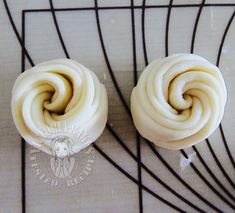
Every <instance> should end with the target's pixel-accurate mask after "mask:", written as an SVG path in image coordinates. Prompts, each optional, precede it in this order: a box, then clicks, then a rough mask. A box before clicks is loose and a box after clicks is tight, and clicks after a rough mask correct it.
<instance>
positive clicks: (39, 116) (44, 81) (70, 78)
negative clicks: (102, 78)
mask: <svg viewBox="0 0 235 213" xmlns="http://www.w3.org/2000/svg"><path fill="white" fill-rule="evenodd" d="M11 109H12V115H13V120H14V123H15V125H16V127H17V129H18V131H19V133H20V134H21V136H22V137H23V138H24V139H25V141H26V142H28V143H29V144H31V145H33V146H35V147H36V148H39V149H40V150H42V151H44V152H46V153H48V154H52V153H53V150H52V147H53V144H52V141H51V140H48V135H49V134H47V133H50V135H53V134H52V133H55V132H60V133H61V134H65V135H66V130H68V131H69V129H70V133H73V134H75V133H77V132H79V134H77V135H78V137H77V140H75V141H73V143H74V144H73V147H72V149H73V150H72V152H73V153H76V152H79V151H80V150H81V149H83V148H85V147H86V146H88V145H90V144H91V143H92V142H94V141H95V140H96V139H97V138H98V137H99V136H100V135H101V133H102V131H103V130H104V127H105V124H106V121H107V114H108V101H107V93H106V89H105V87H104V85H103V84H101V83H100V82H99V80H98V78H97V77H96V75H95V74H94V73H93V72H92V71H90V70H89V69H87V68H86V67H84V66H83V65H81V64H79V63H78V62H76V61H73V60H70V59H56V60H52V61H48V62H44V63H41V64H38V65H36V66H35V67H33V68H31V69H30V70H27V71H25V72H24V73H22V74H21V75H20V76H19V77H18V78H17V80H16V82H15V84H14V87H13V89H12V100H11ZM80 138H81V140H80Z"/></svg>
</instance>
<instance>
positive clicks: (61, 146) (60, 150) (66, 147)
mask: <svg viewBox="0 0 235 213" xmlns="http://www.w3.org/2000/svg"><path fill="white" fill-rule="evenodd" d="M53 142H54V147H53V153H54V156H55V157H59V158H64V157H66V156H70V155H71V154H72V153H73V152H72V141H71V139H70V138H69V137H66V136H57V137H56V138H55V139H54V140H53Z"/></svg>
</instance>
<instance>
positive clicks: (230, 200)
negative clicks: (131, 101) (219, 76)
mask: <svg viewBox="0 0 235 213" xmlns="http://www.w3.org/2000/svg"><path fill="white" fill-rule="evenodd" d="M4 5H5V9H6V11H7V14H8V17H9V20H10V23H11V25H12V28H13V30H14V33H15V35H16V37H17V39H18V41H19V43H20V45H21V47H22V67H21V70H22V72H23V71H24V70H25V61H26V60H27V61H28V62H29V63H30V65H31V66H34V59H33V58H32V57H31V55H30V53H29V52H30V50H29V49H26V48H25V41H26V36H25V26H26V24H25V22H26V18H27V14H29V13H31V14H34V13H38V12H45V13H51V15H52V18H53V21H54V26H55V28H56V32H57V34H58V37H59V40H60V44H61V48H62V49H63V51H64V55H65V57H66V58H70V53H69V52H70V51H69V49H68V48H67V47H66V43H65V42H64V39H63V34H62V33H61V30H60V23H59V22H58V20H57V13H59V12H64V13H66V12H68V11H93V12H94V13H95V20H96V25H97V31H98V36H99V41H100V44H101V47H102V52H103V57H104V59H105V62H106V65H107V69H108V72H109V74H110V77H111V80H112V82H113V86H114V88H115V90H116V92H117V95H118V97H119V98H120V100H121V103H122V105H123V107H124V108H125V110H126V112H127V113H128V116H130V119H131V114H130V109H129V106H128V103H127V102H126V100H125V98H124V95H123V92H122V88H120V86H119V83H118V81H117V79H116V76H115V73H114V71H113V68H112V65H111V63H110V60H109V55H108V53H107V51H106V45H105V42H104V37H103V33H102V25H101V22H100V13H101V12H102V11H104V10H126V11H129V12H130V13H131V16H130V17H131V28H132V58H133V61H132V63H133V84H134V85H135V84H136V83H137V81H138V74H137V56H136V55H137V52H136V51H137V49H136V30H135V11H136V10H138V11H140V12H141V33H142V35H141V36H142V46H143V55H144V62H145V65H147V64H148V62H149V57H148V49H147V46H146V33H145V25H146V18H145V14H146V11H147V10H149V9H152V10H154V9H161V8H164V9H166V10H167V16H166V20H164V21H165V23H166V24H165V56H168V54H169V48H170V47H169V31H170V21H171V12H172V9H174V8H196V9H197V15H196V17H195V20H194V23H192V25H193V33H192V35H190V36H191V47H190V51H189V52H191V53H193V52H194V46H195V39H196V36H197V29H198V24H199V22H200V17H201V13H202V11H203V9H204V8H210V7H220V8H226V7H229V8H233V13H232V14H231V15H230V17H229V19H228V20H227V23H226V26H224V32H223V35H222V38H221V40H220V44H219V48H218V53H217V60H216V64H217V66H219V65H220V59H221V54H222V49H223V46H224V43H225V40H226V36H227V33H228V32H229V29H230V27H231V26H232V23H233V20H234V16H235V10H234V9H235V3H234V4H232V3H231V4H225V3H220V4H219V3H216V4H211V3H210V4H207V3H206V1H205V0H202V1H201V3H199V4H198V3H197V4H174V2H173V0H170V1H169V2H168V3H167V4H164V5H157V4H156V5H148V1H146V0H143V2H142V4H141V5H135V2H134V1H133V0H130V4H129V5H128V6H99V1H98V0H94V6H92V7H78V8H54V4H53V1H52V0H49V5H50V8H48V9H28V10H23V11H22V32H21V33H20V32H19V30H18V29H17V28H16V25H15V23H14V20H13V18H12V15H11V10H10V8H9V6H8V2H7V0H4ZM20 34H21V35H20ZM106 129H107V130H108V131H109V132H110V133H111V135H112V137H113V138H114V139H115V142H116V143H118V144H119V145H120V146H121V147H122V150H123V152H126V153H127V154H128V155H129V156H130V157H131V158H132V159H133V160H134V161H135V162H136V164H137V172H138V175H137V178H135V177H133V176H132V175H131V174H130V173H128V172H127V171H126V170H125V169H124V168H122V167H121V166H120V165H119V164H118V163H117V162H115V161H114V160H113V159H112V157H111V156H110V155H109V153H106V152H105V151H104V150H102V148H101V147H100V146H99V145H98V144H97V143H94V145H93V147H94V148H95V149H96V151H97V152H98V153H100V154H101V155H102V156H103V157H104V158H105V159H106V160H107V161H108V162H109V163H111V164H112V165H113V166H114V167H115V168H116V169H117V170H119V171H120V172H121V173H122V174H123V175H124V176H126V177H127V178H128V179H130V180H131V181H132V182H133V183H135V184H136V185H137V187H138V199H139V212H144V207H143V206H144V203H143V191H146V192H147V193H149V194H150V195H151V196H153V197H154V198H156V199H158V200H159V201H161V202H163V203H164V204H165V205H166V208H167V207H169V208H172V209H174V210H176V211H179V212H186V211H185V210H184V209H182V207H180V205H175V204H172V203H171V202H170V201H169V200H168V199H166V198H163V197H162V196H161V194H158V193H156V192H154V191H153V190H151V188H148V187H147V186H146V185H144V183H143V181H142V171H143V170H144V171H145V172H146V173H148V174H149V175H150V176H151V177H152V178H153V179H154V180H155V181H156V182H158V183H159V184H161V185H162V186H163V187H164V188H165V189H166V190H168V192H169V193H170V194H172V195H174V196H176V197H177V198H178V199H179V200H180V201H181V202H184V203H185V204H186V205H188V206H190V207H191V208H192V210H194V211H196V212H206V211H205V210H204V209H203V207H201V206H198V205H196V204H195V202H194V200H191V199H190V198H188V197H185V196H182V195H181V194H180V193H179V192H177V191H176V190H174V189H173V188H172V187H171V186H170V185H169V183H167V182H166V181H164V180H163V179H161V178H160V177H158V175H157V174H155V173H154V172H153V171H152V169H151V168H149V167H148V166H147V165H145V164H144V163H143V161H142V160H141V154H142V153H141V143H145V144H146V145H147V147H148V148H149V150H150V152H151V153H152V154H154V156H155V157H156V160H158V161H160V162H161V163H162V164H163V165H164V167H165V169H166V170H168V171H169V172H170V173H171V175H172V176H173V177H174V178H175V180H176V181H177V182H178V183H180V184H183V186H184V187H185V190H189V191H190V193H192V194H193V195H194V196H196V197H197V198H198V199H199V200H200V201H202V202H203V203H204V204H205V205H206V206H207V207H208V208H209V209H211V211H215V212H224V211H225V210H224V209H221V208H220V206H218V205H217V204H216V203H212V202H211V201H210V198H209V197H206V196H205V195H204V194H202V193H199V192H198V190H197V188H196V187H195V186H192V185H190V184H189V183H187V180H185V179H184V178H182V177H181V176H180V175H179V174H178V172H177V171H176V169H175V168H173V167H172V166H171V165H170V164H169V163H168V161H167V159H166V158H165V157H164V156H163V155H162V154H161V153H160V152H159V151H158V149H157V148H156V147H155V146H154V145H153V144H152V143H150V142H149V141H147V140H145V139H143V138H141V136H140V135H139V134H138V133H137V132H136V154H134V153H133V151H131V149H130V148H129V147H128V146H127V145H126V144H125V141H123V140H122V139H121V137H120V136H119V135H118V134H117V133H116V132H115V130H114V128H113V127H112V125H110V124H109V123H107V125H106ZM219 130H220V134H221V138H222V143H223V146H224V148H225V150H226V152H225V153H224V154H225V155H226V156H227V157H228V159H229V161H228V162H229V163H230V164H231V165H232V168H233V169H234V168H235V162H234V158H233V156H232V153H231V149H232V148H233V147H229V144H228V142H227V140H226V136H225V134H224V131H223V127H222V125H220V126H219ZM206 146H207V149H208V151H209V153H210V154H211V156H212V157H213V159H214V161H215V163H216V165H217V169H218V170H219V171H220V172H221V173H222V175H223V177H224V179H225V180H226V181H227V183H228V184H227V185H228V186H229V187H230V188H228V187H227V186H225V185H224V183H223V182H222V181H221V180H220V179H219V178H218V177H217V176H216V175H215V174H214V172H213V170H212V169H211V168H210V167H209V165H208V164H207V159H206V158H205V157H203V156H202V154H201V153H200V151H199V150H198V148H197V146H193V147H192V149H193V151H194V152H195V153H196V156H197V158H198V160H199V161H200V163H201V166H202V167H203V168H204V169H205V170H206V172H207V175H209V176H210V178H211V179H212V180H213V183H212V181H210V180H208V178H207V177H206V176H205V175H204V173H203V172H201V170H200V168H199V166H198V165H196V164H194V162H190V165H189V166H190V167H191V169H192V170H193V171H194V173H195V176H196V177H197V178H199V179H201V181H202V182H203V183H204V184H205V187H206V188H207V189H209V190H210V194H211V196H216V197H217V199H219V200H222V201H223V202H224V203H225V204H226V205H227V207H228V208H227V209H226V211H227V212H229V211H230V212H232V211H234V210H235V197H234V193H232V192H231V191H234V190H235V183H234V177H231V174H230V175H229V172H228V171H226V170H225V168H224V166H223V163H224V162H222V161H221V160H220V157H219V156H218V155H217V154H216V152H215V151H214V149H213V145H212V144H211V143H210V140H209V139H207V140H206ZM21 148H22V149H21V151H22V159H21V160H22V212H26V195H25V192H26V190H25V142H24V141H23V140H22V147H21ZM179 152H180V153H181V154H182V155H183V156H184V157H185V158H186V159H188V158H189V156H188V154H187V152H186V151H185V150H180V151H179ZM221 191H222V192H223V193H221Z"/></svg>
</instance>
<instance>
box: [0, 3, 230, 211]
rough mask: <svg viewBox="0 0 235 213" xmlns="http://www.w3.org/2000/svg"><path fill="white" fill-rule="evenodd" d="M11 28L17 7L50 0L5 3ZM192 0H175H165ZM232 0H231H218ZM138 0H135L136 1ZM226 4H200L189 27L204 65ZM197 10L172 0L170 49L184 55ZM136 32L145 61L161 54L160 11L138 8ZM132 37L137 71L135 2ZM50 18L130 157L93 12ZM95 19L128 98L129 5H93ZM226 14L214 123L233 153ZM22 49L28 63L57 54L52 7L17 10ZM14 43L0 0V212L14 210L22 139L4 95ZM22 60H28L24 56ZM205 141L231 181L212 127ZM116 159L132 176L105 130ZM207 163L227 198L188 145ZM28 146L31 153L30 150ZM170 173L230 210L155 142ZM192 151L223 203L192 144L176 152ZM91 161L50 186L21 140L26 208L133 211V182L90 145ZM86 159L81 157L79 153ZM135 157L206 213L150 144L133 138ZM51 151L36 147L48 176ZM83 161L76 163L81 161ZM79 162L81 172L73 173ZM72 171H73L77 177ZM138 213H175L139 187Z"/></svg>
mask: <svg viewBox="0 0 235 213" xmlns="http://www.w3.org/2000/svg"><path fill="white" fill-rule="evenodd" d="M221 2H222V1H217V0H214V1H212V0H211V1H209V0H208V1H206V3H208V4H209V3H213V4H215V3H221ZM7 3H8V6H9V9H10V12H11V14H12V18H13V20H14V22H15V25H16V28H17V30H18V31H19V34H20V36H21V32H22V10H25V9H38V8H41V9H48V8H50V4H49V1H47V0H41V1H26V0H21V1H19V0H18V1H13V0H8V1H7ZM98 3H99V6H117V5H124V6H129V5H130V1H125V0H122V1H105V0H100V1H98ZM168 3H169V2H168V1H164V0H161V1H157V0H156V1H153V0H151V1H150V0H149V1H146V4H148V5H151V4H152V5H167V4H168ZM183 3H190V4H192V3H193V4H197V3H201V1H192V0H190V1H182V0H180V1H175V2H173V4H183ZM223 3H234V4H235V1H223ZM141 4H142V1H135V6H137V5H141ZM54 7H55V8H65V7H66V8H67V7H69V8H75V7H79V8H80V7H94V2H93V1H82V0H79V1H75V0H69V1H66V2H65V1H62V0H55V1H54ZM234 9H235V7H234V6H221V7H219V6H206V7H204V8H203V10H202V13H201V16H200V20H199V23H198V27H197V33H196V38H195V45H194V52H195V53H197V54H199V55H201V56H203V57H206V58H207V59H209V60H210V61H211V62H212V63H216V61H217V56H218V51H219V47H220V44H221V39H222V37H223V34H224V31H225V28H226V26H227V24H228V21H229V19H230V17H231V15H232V14H233V12H234ZM198 10H199V7H198V6H197V7H182V8H181V7H173V8H172V11H171V19H170V24H169V37H168V47H169V54H172V53H177V52H190V48H191V43H192V33H193V29H194V26H195V20H196V17H197V14H198ZM145 12H146V14H145V33H146V34H145V36H146V48H147V53H148V59H149V61H151V60H153V59H155V58H158V57H164V56H165V28H166V17H167V12H168V8H167V7H163V8H152V9H146V11H145ZM134 13H135V36H136V59H137V69H138V71H139V72H141V71H142V70H143V69H144V67H145V63H144V54H143V45H142V28H141V15H142V10H141V8H137V9H135V12H134ZM56 17H57V21H58V24H59V27H60V30H61V34H62V36H63V39H64V43H65V45H66V47H67V50H68V52H69V54H70V56H71V58H73V59H75V60H77V61H79V62H80V63H82V64H84V65H85V66H87V67H88V68H90V69H91V70H93V71H94V72H95V73H96V74H97V75H98V77H99V79H100V80H101V81H102V82H103V83H104V84H105V86H106V88H107V90H108V95H109V123H110V124H111V126H112V128H113V129H114V130H115V132H116V133H117V134H118V136H119V137H120V138H121V139H122V140H123V141H124V143H125V144H126V145H127V146H128V147H129V149H130V150H131V151H132V152H133V153H134V154H136V141H135V129H134V126H133V124H132V121H131V119H130V117H129V116H128V114H127V112H126V111H125V108H124V107H123V104H122V103H121V101H120V99H119V97H118V94H117V92H116V90H115V88H114V84H113V82H112V80H111V78H110V75H109V72H108V68H107V64H106V61H105V59H104V55H103V51H102V48H101V43H100V39H99V34H98V31H97V22H96V17H95V11H94V10H81V11H72V12H71V11H61V12H56ZM99 18H100V25H101V29H102V35H103V39H104V44H105V48H106V51H107V55H108V59H109V62H110V64H111V68H112V70H113V71H114V74H115V77H116V78H117V81H118V84H119V87H120V88H121V91H122V92H123V94H124V97H125V100H126V102H127V103H129V97H130V94H131V90H132V87H133V69H134V68H133V49H132V28H131V10H130V9H123V10H121V9H113V10H99ZM234 35H235V21H233V22H232V23H231V26H230V28H229V31H228V33H227V36H226V39H225V41H224V45H223V49H222V53H221V59H220V65H219V66H220V68H221V71H222V73H223V75H224V78H225V81H226V83H227V88H228V103H227V107H226V112H225V116H224V119H223V127H224V132H225V136H226V139H227V143H228V146H229V148H230V151H231V153H232V156H233V158H234V157H235V148H234V147H235V146H234V136H235V116H234V115H235V111H234V106H235V98H234V90H235V86H234V82H235V70H234V67H235V64H234V57H235V39H234ZM25 46H26V48H27V50H28V52H29V54H30V56H31V58H32V60H33V62H34V63H35V64H37V63H40V62H42V61H45V60H49V59H54V58H65V54H64V52H63V49H62V47H61V44H60V40H59V37H58V35H57V32H56V28H55V25H54V22H53V18H52V14H51V12H50V11H49V12H26V13H25ZM21 63H22V62H21V46H20V44H19V42H18V40H17V38H16V36H15V34H14V31H13V29H12V26H11V24H10V21H9V17H8V16H7V13H6V9H5V6H4V3H3V2H2V1H1V2H0V70H1V73H2V74H1V84H0V91H1V99H0V117H1V122H0V135H1V137H0V162H1V164H0V212H21V205H22V203H21V200H22V199H21V198H22V197H21V140H20V136H19V135H18V133H17V130H16V129H15V127H14V124H13V121H12V117H11V112H10V99H11V88H12V86H13V83H14V81H15V79H16V77H17V76H18V75H19V74H20V72H21ZM25 67H26V68H30V64H29V62H28V60H27V59H25ZM210 141H211V145H212V147H213V150H214V151H215V153H216V155H217V157H218V159H219V161H220V162H221V164H222V166H223V168H224V170H225V171H226V172H227V173H228V175H229V176H230V178H231V179H232V180H233V181H234V180H235V172H234V168H233V166H232V163H231V161H230V160H229V157H228V154H227V152H226V150H225V146H224V144H223V142H222V139H221V134H220V132H219V131H217V132H216V133H215V134H214V135H213V136H212V137H211V138H210ZM96 144H97V145H99V146H100V147H101V148H102V150H104V151H105V153H107V154H108V155H109V156H110V157H111V158H112V159H113V160H114V161H115V162H116V163H118V165H120V166H121V167H122V168H124V169H125V170H126V171H127V172H128V173H130V174H131V175H132V176H133V177H134V178H136V179H137V163H136V161H134V160H133V159H132V158H131V157H130V156H129V155H128V154H127V153H126V151H124V150H123V148H122V147H121V146H120V145H118V143H117V141H116V140H115V139H114V137H112V136H111V134H110V132H109V131H108V130H105V131H104V133H103V135H102V136H101V137H100V138H99V140H98V141H97V142H96ZM196 147H197V149H198V150H199V152H200V154H201V156H202V157H203V159H204V160H205V162H206V164H207V165H208V167H209V168H210V169H211V171H212V172H213V174H215V176H216V177H217V178H218V179H219V181H220V182H221V183H222V185H224V186H225V187H226V189H227V190H228V191H229V193H231V194H233V196H235V191H234V189H233V188H232V186H231V185H230V184H229V182H228V180H227V179H226V178H225V176H224V175H223V173H222V172H221V170H220V169H219V167H218V165H217V164H216V162H215V161H214V159H213V156H212V154H211V152H210V150H209V149H208V146H207V145H206V143H201V144H199V145H197V146H196ZM30 150H31V153H30ZM157 150H158V152H159V153H160V154H161V155H162V156H163V157H164V159H165V160H166V161H167V162H168V164H169V165H170V166H171V167H172V168H173V169H174V170H175V172H176V173H177V174H178V175H179V176H180V177H181V178H182V179H183V180H185V181H186V182H187V183H188V184H189V185H190V186H191V187H193V189H195V190H196V191H197V192H198V193H200V194H201V195H203V196H204V197H205V198H206V199H207V200H208V201H210V202H211V203H212V204H214V205H216V206H217V207H219V208H220V209H221V210H223V211H225V212H232V208H231V207H230V206H229V205H227V204H226V203H225V202H224V201H222V200H221V199H220V198H219V197H218V196H217V195H215V193H214V192H213V191H212V190H211V189H210V188H209V187H208V186H207V185H206V184H205V183H204V182H203V181H202V179H201V178H200V177H199V176H198V175H197V174H196V173H195V171H194V170H193V169H192V167H191V166H190V165H189V164H187V161H185V159H184V157H182V155H181V153H180V152H179V151H174V152H173V151H167V150H164V149H160V148H158V149H157ZM185 151H186V152H187V153H188V154H189V155H190V154H191V156H192V161H193V163H194V165H195V166H196V167H197V168H198V169H199V171H200V172H201V173H202V174H203V175H204V176H205V178H207V180H208V181H209V182H210V183H211V184H212V185H213V186H214V187H215V189H216V190H218V191H219V193H221V194H222V195H223V196H224V197H225V198H226V199H227V200H229V201H230V202H231V203H233V205H234V202H233V201H232V200H231V198H230V197H228V196H227V194H226V193H224V191H223V190H222V189H221V188H220V187H219V186H218V184H216V183H215V181H214V180H213V179H212V178H211V176H210V175H209V173H208V172H207V171H206V169H205V168H204V166H203V165H202V163H201V162H200V160H199V158H198V155H196V154H195V152H194V150H193V149H192V148H189V149H186V150H185ZM94 155H95V163H94V164H93V165H92V170H91V172H90V174H89V175H88V176H87V177H86V178H85V179H84V181H82V182H81V183H80V184H77V185H74V186H72V187H68V186H66V185H63V186H57V187H54V186H50V184H48V183H45V182H44V181H43V180H44V179H43V178H42V179H40V175H37V174H36V173H35V170H34V169H33V167H34V166H33V163H35V162H34V157H35V156H34V155H33V154H32V149H31V147H30V146H29V145H26V156H25V157H26V167H25V174H26V177H25V183H26V212H30V213H31V212H33V213H37V212H40V213H41V212H89V213H93V212H98V213H99V212H107V213H112V212H138V211H139V200H138V199H139V198H138V187H137V185H136V184H135V183H133V182H132V181H130V180H129V179H128V178H127V177H125V176H124V175H123V174H121V173H120V171H118V170H117V169H115V168H114V167H113V166H112V165H111V164H110V163H109V162H108V161H107V160H105V159H104V158H103V157H102V156H101V155H100V154H99V153H98V152H97V151H95V154H94ZM85 156H86V155H85ZM141 156H142V161H143V163H144V164H145V165H146V166H147V167H148V168H150V169H151V171H152V172H153V173H154V174H156V175H157V177H159V178H160V179H161V180H163V181H164V182H165V183H167V185H168V186H170V187H171V188H173V189H174V190H175V191H176V192H178V193H179V194H180V195H182V196H183V197H184V198H187V199H188V200H190V201H191V202H193V203H194V204H195V205H197V206H199V207H200V208H202V209H203V210H204V211H207V212H214V210H212V209H211V208H210V207H209V206H208V205H206V204H205V203H204V202H202V201H201V200H200V199H198V198H197V197H196V196H195V195H193V194H192V193H191V192H190V191H189V190H188V189H187V188H186V187H185V186H184V185H183V184H182V183H180V182H179V181H178V180H177V179H176V178H175V177H173V175H172V174H171V172H169V170H168V169H166V167H165V166H164V165H163V164H162V163H161V162H160V160H159V159H158V158H157V157H156V156H155V155H154V154H153V152H152V151H151V150H150V148H149V147H148V146H147V145H146V143H144V141H141ZM74 158H75V160H76V162H75V164H76V163H77V164H76V165H77V170H75V171H74V174H73V175H74V176H76V175H79V174H80V173H81V168H83V167H84V165H85V164H86V163H87V162H86V161H85V160H84V158H83V157H82V154H78V155H75V156H74ZM49 160H50V156H47V155H46V154H42V153H39V154H38V155H37V163H38V165H39V167H40V171H41V172H42V173H43V174H45V175H46V176H50V177H53V173H52V171H51V168H50V164H49ZM81 162H82V163H81ZM79 169H80V170H79ZM76 171H77V172H78V174H76ZM142 182H143V184H144V185H145V186H147V187H148V188H150V189H151V190H153V191H154V192H155V193H156V194H158V195H159V196H160V197H162V198H164V199H167V200H168V201H169V202H171V203H173V204H174V205H177V206H179V207H180V208H182V209H184V210H185V211H187V212H196V211H195V209H193V208H191V207H190V206H189V205H188V204H186V203H185V202H183V201H181V200H180V199H179V198H177V197H176V196H174V195H173V194H172V193H171V192H169V191H168V190H166V189H165V188H164V187H163V186H162V185H161V184H160V183H158V182H157V181H156V180H154V179H153V178H152V177H150V176H149V175H148V174H147V173H146V172H145V171H144V170H142ZM143 206H144V207H143V209H144V212H146V213H148V212H174V210H172V209H171V208H170V207H169V206H167V205H166V204H164V203H163V202H161V201H160V200H158V199H156V198H154V197H153V196H151V195H150V194H149V193H147V192H145V191H143Z"/></svg>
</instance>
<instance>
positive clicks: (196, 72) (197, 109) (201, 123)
mask: <svg viewBox="0 0 235 213" xmlns="http://www.w3.org/2000/svg"><path fill="white" fill-rule="evenodd" d="M226 99H227V91H226V86H225V82H224V79H223V77H222V75H221V73H220V70H219V69H218V68H217V67H216V66H215V65H213V64H211V63H210V62H209V61H207V60H206V59H204V58H202V57H200V56H197V55H193V54H175V55H172V56H169V57H166V58H163V59H160V60H155V61H153V62H152V63H150V64H149V65H148V66H147V67H146V68H145V70H144V71H143V72H142V74H141V76H140V78H139V81H138V84H137V86H136V87H135V88H134V89H133V91H132V95H131V112H132V116H133V120H134V124H135V126H136V128H137V130H138V131H139V133H140V134H141V135H142V136H143V137H145V138H146V139H148V140H150V141H151V142H153V143H154V144H156V145H158V146H160V147H163V148H167V149H173V150H174V149H181V148H186V147H189V146H192V145H195V144H197V143H198V142H200V141H202V140H204V139H206V138H207V137H209V136H210V135H211V134H212V133H213V132H214V131H215V129H216V128H217V127H218V125H219V123H220V122H221V120H222V117H223V114H224V107H225V104H226Z"/></svg>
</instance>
